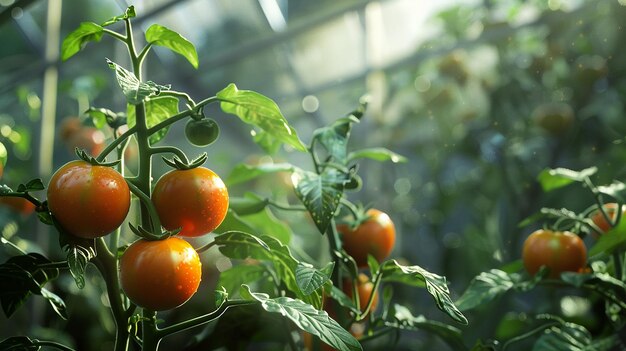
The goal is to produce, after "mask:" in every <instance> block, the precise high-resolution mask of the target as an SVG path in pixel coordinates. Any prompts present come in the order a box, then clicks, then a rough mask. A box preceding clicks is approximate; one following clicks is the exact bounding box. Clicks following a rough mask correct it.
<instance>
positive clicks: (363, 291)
mask: <svg viewBox="0 0 626 351" xmlns="http://www.w3.org/2000/svg"><path fill="white" fill-rule="evenodd" d="M352 290H353V289H352V280H350V279H347V280H345V281H344V282H343V292H344V293H346V295H348V297H350V298H352ZM356 291H357V293H358V294H359V308H360V310H361V312H363V311H365V308H367V301H369V298H370V296H371V295H372V294H374V297H372V306H371V307H370V311H374V310H375V309H376V307H377V306H378V294H377V293H376V292H375V291H374V283H372V282H371V281H370V278H369V277H368V276H367V275H365V274H364V273H359V275H358V277H357V284H356Z"/></svg>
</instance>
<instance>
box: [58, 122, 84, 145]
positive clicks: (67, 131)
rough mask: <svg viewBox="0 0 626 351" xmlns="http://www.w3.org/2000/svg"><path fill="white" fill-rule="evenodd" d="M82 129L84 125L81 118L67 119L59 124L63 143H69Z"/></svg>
mask: <svg viewBox="0 0 626 351" xmlns="http://www.w3.org/2000/svg"><path fill="white" fill-rule="evenodd" d="M82 128H83V124H82V123H81V121H80V118H78V117H75V116H68V117H65V118H63V120H62V121H61V123H60V124H59V138H60V139H61V140H62V141H64V142H67V141H68V140H70V139H71V138H72V137H73V136H74V135H75V134H76V133H78V131H80V130H81V129H82Z"/></svg>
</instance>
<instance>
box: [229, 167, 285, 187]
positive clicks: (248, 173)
mask: <svg viewBox="0 0 626 351" xmlns="http://www.w3.org/2000/svg"><path fill="white" fill-rule="evenodd" d="M294 170H295V167H294V166H293V165H292V164H290V163H263V164H260V165H247V164H244V163H240V164H238V165H237V166H235V168H233V170H232V171H231V172H230V174H229V175H228V177H226V180H225V183H226V184H227V185H228V186H233V185H235V184H239V183H243V182H247V181H249V180H252V179H255V178H258V177H260V176H262V175H265V174H271V173H277V172H293V171H294Z"/></svg>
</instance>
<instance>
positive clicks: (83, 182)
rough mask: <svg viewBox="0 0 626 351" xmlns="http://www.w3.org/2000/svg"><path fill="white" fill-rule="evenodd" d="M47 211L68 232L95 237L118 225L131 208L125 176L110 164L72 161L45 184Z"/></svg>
mask: <svg viewBox="0 0 626 351" xmlns="http://www.w3.org/2000/svg"><path fill="white" fill-rule="evenodd" d="M48 206H49V208H50V212H51V213H52V215H53V216H54V217H55V218H56V220H57V221H58V222H59V224H60V225H61V227H63V229H65V230H66V231H67V232H68V233H70V234H72V235H75V236H78V237H81V238H97V237H101V236H104V235H107V234H109V233H110V232H112V231H113V230H115V229H116V228H117V227H119V226H120V225H121V224H122V222H123V221H124V219H125V218H126V215H127V214H128V210H129V208H130V190H129V188H128V185H127V184H126V180H125V179H124V177H122V176H121V175H120V174H119V173H118V172H117V171H115V170H114V169H112V168H110V167H105V166H94V165H91V164H89V163H88V162H85V161H82V160H80V161H71V162H69V163H67V164H65V165H64V166H62V167H61V168H59V169H58V170H57V171H56V172H55V173H54V174H53V175H52V178H51V179H50V184H49V185H48Z"/></svg>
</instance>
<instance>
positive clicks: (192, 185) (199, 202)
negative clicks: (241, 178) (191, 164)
mask: <svg viewBox="0 0 626 351" xmlns="http://www.w3.org/2000/svg"><path fill="white" fill-rule="evenodd" d="M152 201H154V206H155V207H156V210H157V212H158V214H159V218H161V223H162V224H163V227H165V229H167V230H175V229H178V228H181V231H180V233H179V234H180V235H182V236H200V235H204V234H207V233H209V232H211V231H213V230H214V229H215V228H217V227H218V226H219V225H220V224H221V223H222V221H223V220H224V217H226V211H227V210H228V190H227V189H226V185H224V182H223V181H222V179H221V178H220V177H219V176H218V175H217V174H215V172H213V171H211V170H210V169H208V168H204V167H197V168H192V169H186V170H178V169H177V170H172V171H169V172H168V173H166V174H164V175H163V176H162V177H161V178H160V179H159V180H158V181H157V182H156V186H155V187H154V192H153V194H152Z"/></svg>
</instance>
